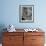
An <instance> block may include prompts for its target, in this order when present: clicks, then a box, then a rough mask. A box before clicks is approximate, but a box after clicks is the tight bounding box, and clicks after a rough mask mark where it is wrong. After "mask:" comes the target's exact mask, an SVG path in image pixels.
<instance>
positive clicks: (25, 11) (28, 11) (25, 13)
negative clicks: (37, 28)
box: [19, 5, 34, 23]
mask: <svg viewBox="0 0 46 46" xmlns="http://www.w3.org/2000/svg"><path fill="white" fill-rule="evenodd" d="M19 16H20V18H19V21H20V22H27V23H28V22H34V5H20V7H19Z"/></svg>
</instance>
